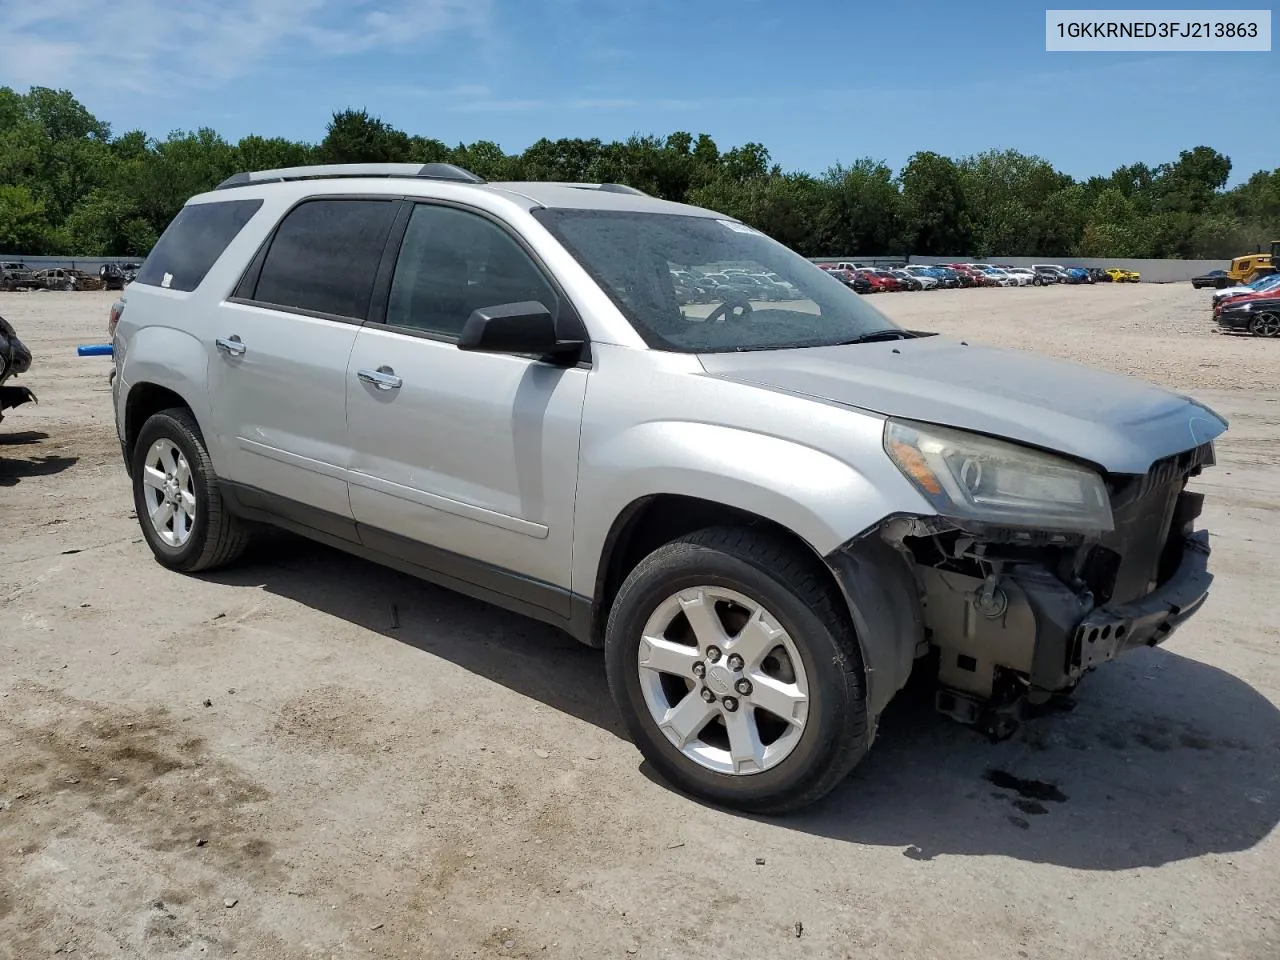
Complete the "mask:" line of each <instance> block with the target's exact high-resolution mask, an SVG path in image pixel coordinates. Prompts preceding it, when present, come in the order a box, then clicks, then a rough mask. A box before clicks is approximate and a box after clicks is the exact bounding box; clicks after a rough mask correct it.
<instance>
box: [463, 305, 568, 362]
mask: <svg viewBox="0 0 1280 960" xmlns="http://www.w3.org/2000/svg"><path fill="white" fill-rule="evenodd" d="M581 347H582V341H581V340H562V339H560V335H559V333H558V332H557V330H556V321H555V318H554V317H553V316H551V311H550V310H548V309H547V308H546V307H545V306H543V305H542V304H541V303H539V302H538V301H536V300H525V301H522V302H520V303H503V304H498V305H497V306H492V307H481V308H480V309H479V310H474V311H472V313H471V316H469V317H468V318H467V322H466V324H464V325H463V327H462V333H461V334H460V335H459V337H458V349H459V350H475V351H480V352H483V353H528V354H533V355H535V356H546V355H547V354H563V353H572V352H575V351H577V350H579V349H581Z"/></svg>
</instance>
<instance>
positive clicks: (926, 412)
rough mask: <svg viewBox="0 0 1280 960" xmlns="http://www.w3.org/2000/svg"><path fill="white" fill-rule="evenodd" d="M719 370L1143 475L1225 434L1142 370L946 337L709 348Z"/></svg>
mask: <svg viewBox="0 0 1280 960" xmlns="http://www.w3.org/2000/svg"><path fill="white" fill-rule="evenodd" d="M699 360H700V361H701V363H702V366H703V368H704V369H705V370H706V371H707V373H708V374H710V375H711V376H713V377H719V378H721V379H724V380H731V381H734V382H737V383H745V384H753V385H755V386H760V387H765V388H767V389H773V390H779V391H784V392H787V393H792V394H797V395H801V396H808V397H813V398H814V399H818V400H823V401H827V402H830V403H837V404H842V405H845V406H849V407H856V408H858V409H861V410H866V411H870V412H872V413H877V414H882V415H885V416H894V417H904V418H907V419H912V420H920V421H923V422H926V423H936V424H941V425H944V426H949V427H956V428H958V429H962V430H973V431H975V432H978V433H985V434H988V435H990V436H995V437H1003V438H1006V439H1010V440H1014V441H1017V442H1020V443H1025V444H1030V445H1031V446H1035V447H1040V448H1042V449H1045V450H1051V451H1055V452H1058V453H1062V454H1066V455H1067V456H1070V457H1075V458H1077V459H1081V460H1085V461H1088V462H1090V463H1093V464H1096V465H1097V466H1099V467H1101V468H1102V469H1103V470H1105V471H1108V472H1111V473H1130V474H1140V473H1145V472H1146V471H1147V470H1148V469H1149V468H1150V466H1151V464H1152V463H1153V462H1155V461H1156V460H1159V459H1161V458H1162V457H1166V456H1169V455H1171V454H1174V453H1179V452H1181V451H1183V450H1189V449H1191V448H1193V447H1196V446H1199V445H1200V444H1202V443H1205V442H1207V441H1209V440H1212V439H1213V438H1214V437H1216V436H1218V435H1219V434H1220V433H1222V432H1223V431H1224V430H1226V428H1227V422H1226V420H1224V419H1223V418H1222V417H1220V416H1218V415H1217V414H1216V413H1214V412H1213V411H1212V410H1210V409H1209V408H1207V407H1205V406H1203V405H1202V404H1200V403H1198V402H1196V401H1194V400H1192V399H1190V398H1189V397H1184V396H1182V395H1180V394H1176V393H1171V392H1169V391H1167V390H1164V389H1162V388H1160V387H1157V386H1155V385H1153V384H1150V383H1147V382H1146V381H1144V380H1139V379H1137V378H1134V377H1126V376H1121V375H1119V374H1113V373H1107V372H1105V371H1102V370H1097V369H1094V368H1092V367H1088V366H1083V365H1080V364H1075V363H1070V362H1067V361H1063V360H1053V359H1050V358H1048V357H1041V356H1038V355H1036V354H1032V353H1025V352H1022V351H1018V350H1009V349H1003V348H999V347H988V346H979V345H973V346H969V345H966V344H964V343H963V342H961V341H957V340H953V339H950V338H948V337H941V336H925V337H919V338H916V339H912V340H895V341H889V342H885V343H864V344H850V345H848V346H837V347H816V348H806V349H797V350H770V351H748V352H742V353H707V354H700V355H699Z"/></svg>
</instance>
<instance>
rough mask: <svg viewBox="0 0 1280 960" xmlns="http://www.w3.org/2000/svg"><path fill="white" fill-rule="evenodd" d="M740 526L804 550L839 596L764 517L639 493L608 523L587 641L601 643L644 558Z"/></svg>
mask: <svg viewBox="0 0 1280 960" xmlns="http://www.w3.org/2000/svg"><path fill="white" fill-rule="evenodd" d="M720 526H742V527H756V528H762V529H766V530H771V531H773V532H775V533H777V534H779V535H781V536H783V537H785V538H786V539H788V540H790V541H792V542H793V543H795V544H796V545H797V546H800V547H802V548H803V550H804V551H805V552H806V553H808V554H810V555H811V556H812V557H813V559H814V561H815V564H814V567H815V570H816V571H820V572H821V575H822V576H823V577H824V578H825V580H826V582H827V585H828V586H830V587H831V589H833V590H835V591H836V595H837V596H841V595H842V594H841V591H840V585H839V583H838V582H837V581H836V578H835V574H834V573H833V572H832V570H831V568H830V567H828V566H827V564H826V563H825V562H823V560H822V558H821V557H820V556H819V555H818V553H817V552H816V551H815V550H814V549H813V547H811V546H810V545H809V544H808V543H807V542H806V541H805V540H804V539H802V538H801V537H799V536H797V535H796V534H795V533H794V532H792V531H791V530H789V529H788V528H786V527H784V526H782V525H781V524H779V523H776V522H775V521H773V520H770V519H768V518H767V517H762V516H760V515H759V514H755V513H751V512H750V511H748V510H740V509H738V508H737V507H730V506H727V505H725V504H723V503H716V502H715V501H712V500H702V499H700V498H698V497H686V496H680V495H677V494H658V495H655V496H650V497H643V498H641V499H639V500H637V501H635V502H633V503H631V504H629V505H628V506H627V507H626V509H624V510H623V511H622V512H621V513H620V514H619V515H618V517H617V519H615V520H614V522H613V527H612V528H610V530H609V535H608V537H606V538H605V545H604V550H603V551H602V553H601V557H600V566H599V569H598V571H597V573H596V589H595V602H594V603H593V608H594V609H593V611H592V621H593V622H592V629H591V645H592V646H603V645H604V629H605V625H606V624H607V622H608V619H609V611H610V609H612V607H613V601H614V598H615V597H616V596H617V595H618V589H619V588H620V587H621V586H622V582H623V581H624V580H626V578H627V575H628V574H629V573H630V572H631V571H632V570H634V569H635V567H636V566H637V564H639V563H640V561H641V560H643V559H644V558H645V557H647V556H648V555H649V554H651V553H652V552H653V551H654V550H656V549H658V547H660V546H662V545H663V544H664V543H670V542H671V541H672V540H675V539H676V538H678V537H682V536H684V535H685V534H689V533H693V532H694V531H695V530H702V529H705V528H707V527H720Z"/></svg>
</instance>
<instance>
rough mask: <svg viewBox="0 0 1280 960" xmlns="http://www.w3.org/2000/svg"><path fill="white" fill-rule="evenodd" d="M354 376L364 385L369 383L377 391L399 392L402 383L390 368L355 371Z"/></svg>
mask: <svg viewBox="0 0 1280 960" xmlns="http://www.w3.org/2000/svg"><path fill="white" fill-rule="evenodd" d="M356 376H357V377H359V378H360V379H361V380H363V381H364V382H365V383H371V384H373V385H374V386H375V387H377V388H378V389H379V390H399V389H400V387H401V386H402V385H403V384H404V381H403V380H402V379H400V378H399V377H397V376H396V373H395V371H394V370H392V369H391V368H390V367H379V368H378V369H377V370H357V371H356Z"/></svg>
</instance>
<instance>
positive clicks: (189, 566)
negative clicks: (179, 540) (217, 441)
mask: <svg viewBox="0 0 1280 960" xmlns="http://www.w3.org/2000/svg"><path fill="white" fill-rule="evenodd" d="M160 439H167V440H169V441H170V442H171V443H173V445H174V446H176V447H177V448H178V450H179V451H181V453H182V455H183V457H184V458H185V459H186V461H187V464H188V466H189V467H190V470H191V483H192V488H193V491H194V493H195V495H196V509H195V517H194V518H193V521H192V524H191V535H190V537H189V538H188V539H187V541H186V543H184V544H183V545H182V546H179V547H174V546H170V545H169V544H167V543H165V542H164V541H163V540H162V539H160V536H159V534H158V533H157V532H156V530H155V527H154V526H153V525H152V523H151V521H150V519H149V516H148V510H147V503H146V497H145V484H144V473H145V469H144V468H145V466H146V457H147V452H148V451H149V450H150V448H151V445H152V444H153V443H155V442H156V441H157V440H160ZM131 468H132V480H133V505H134V510H135V511H136V512H137V515H138V525H139V526H140V527H141V528H142V535H143V537H144V538H146V541H147V545H148V546H149V547H151V552H152V553H153V554H154V555H155V558H156V559H157V560H158V561H160V563H161V564H162V565H164V566H166V567H168V568H169V569H170V570H177V571H179V572H181V573H199V572H200V571H203V570H213V569H215V568H217V567H221V566H226V565H227V564H230V563H232V562H233V561H235V560H236V559H238V558H239V557H240V555H241V554H242V553H244V551H245V548H246V547H247V546H248V545H249V531H248V530H247V529H246V526H245V524H244V522H243V521H241V520H240V518H238V517H236V516H235V515H234V514H232V513H231V511H229V510H228V509H227V507H226V504H225V503H224V502H223V499H222V491H221V490H220V489H219V487H218V478H217V475H216V474H215V473H214V471H213V463H212V461H211V460H210V459H209V452H208V450H206V449H205V444H204V437H203V436H202V435H201V433H200V427H199V425H198V424H197V423H196V419H195V417H193V416H192V415H191V411H189V410H187V409H186V408H185V407H171V408H170V409H168V410H161V411H160V412H159V413H155V414H152V415H151V416H150V417H149V418H148V419H147V421H146V422H145V423H144V424H143V425H142V429H141V430H139V431H138V437H137V440H136V441H135V442H134V445H133V458H132V463H131Z"/></svg>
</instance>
